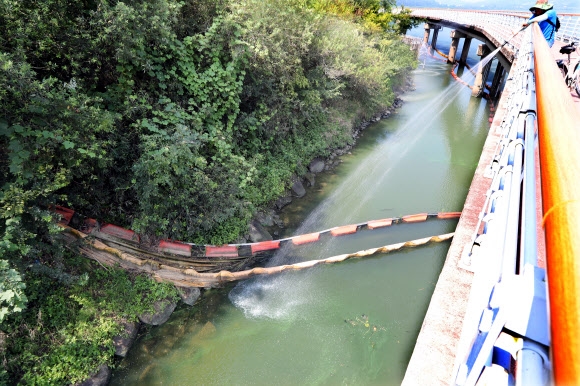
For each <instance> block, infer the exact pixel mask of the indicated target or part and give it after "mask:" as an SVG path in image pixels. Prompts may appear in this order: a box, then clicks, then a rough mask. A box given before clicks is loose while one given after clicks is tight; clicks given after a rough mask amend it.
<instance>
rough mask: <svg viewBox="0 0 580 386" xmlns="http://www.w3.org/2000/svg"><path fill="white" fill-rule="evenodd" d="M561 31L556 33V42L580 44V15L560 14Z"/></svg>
mask: <svg viewBox="0 0 580 386" xmlns="http://www.w3.org/2000/svg"><path fill="white" fill-rule="evenodd" d="M558 17H559V18H560V24H561V25H560V29H559V30H558V32H556V40H559V41H561V42H562V43H570V42H580V14H573V13H564V14H558Z"/></svg>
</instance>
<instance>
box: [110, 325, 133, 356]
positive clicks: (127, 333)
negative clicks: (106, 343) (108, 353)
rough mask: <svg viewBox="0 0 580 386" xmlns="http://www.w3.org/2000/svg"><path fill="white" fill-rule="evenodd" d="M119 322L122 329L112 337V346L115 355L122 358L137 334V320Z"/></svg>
mask: <svg viewBox="0 0 580 386" xmlns="http://www.w3.org/2000/svg"><path fill="white" fill-rule="evenodd" d="M121 324H122V326H123V331H122V332H121V334H120V335H117V336H115V337H114V338H113V346H115V355H117V356H120V357H123V358H124V357H125V355H127V352H129V349H130V348H131V346H132V345H133V341H134V340H135V337H136V336H137V332H138V331H139V322H129V321H126V320H125V321H123V322H121Z"/></svg>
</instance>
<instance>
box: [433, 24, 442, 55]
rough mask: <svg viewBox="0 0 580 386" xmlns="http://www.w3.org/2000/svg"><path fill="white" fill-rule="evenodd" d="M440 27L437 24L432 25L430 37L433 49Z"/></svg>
mask: <svg viewBox="0 0 580 386" xmlns="http://www.w3.org/2000/svg"><path fill="white" fill-rule="evenodd" d="M440 29H441V27H439V26H438V25H436V26H434V28H433V38H432V39H431V47H433V49H435V45H436V44H437V36H438V35H439V30H440Z"/></svg>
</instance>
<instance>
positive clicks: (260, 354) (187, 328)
mask: <svg viewBox="0 0 580 386" xmlns="http://www.w3.org/2000/svg"><path fill="white" fill-rule="evenodd" d="M411 34H412V35H415V36H422V29H421V28H418V29H416V30H414V31H412V33H411ZM448 35H449V34H448V30H446V29H444V30H442V31H440V33H439V43H438V47H439V48H440V49H441V50H447V49H448V46H449V38H448V37H447V36H448ZM476 45H477V44H475V41H474V44H472V46H476ZM475 49H476V47H472V49H471V53H470V59H469V60H470V62H471V63H472V64H474V63H476V62H477V61H478V58H477V57H476V56H475V55H474V53H475ZM421 61H422V65H421V66H419V68H418V69H417V70H415V71H414V72H413V75H412V77H413V81H414V84H415V87H416V89H415V90H414V91H411V92H408V93H406V94H404V95H402V96H401V98H402V99H403V101H404V104H403V106H402V107H401V108H400V109H398V110H397V111H396V113H395V114H393V115H392V116H391V117H390V118H388V119H385V120H382V121H380V122H377V123H375V124H373V125H371V126H369V127H368V128H367V129H366V130H365V131H364V132H363V135H362V137H361V138H359V140H358V142H357V146H356V147H355V148H354V149H353V150H352V152H351V154H348V155H346V156H343V157H342V158H341V159H342V161H343V162H342V164H340V165H339V166H338V167H337V168H336V169H335V170H333V171H332V172H329V173H326V174H321V175H318V176H317V178H316V184H315V186H314V187H313V188H309V189H308V194H307V196H306V197H304V198H302V199H299V200H295V201H294V202H293V203H292V204H291V205H290V206H288V207H286V208H285V209H284V211H283V212H282V213H281V217H282V219H284V221H285V222H286V224H287V228H286V229H285V230H284V233H285V234H284V235H282V236H288V235H292V234H301V233H308V232H312V231H318V230H323V229H328V228H331V227H334V226H339V225H347V224H355V223H361V222H366V221H368V220H375V219H382V218H388V217H400V216H403V215H407V214H414V213H420V212H443V211H461V209H462V207H463V203H464V200H465V197H466V195H467V191H468V188H469V184H470V182H471V179H472V177H473V172H474V170H475V167H476V166H477V162H478V160H479V156H480V151H481V148H482V146H483V142H484V140H485V137H486V135H487V131H488V128H489V123H488V117H489V110H488V107H487V103H486V101H485V100H482V99H475V98H471V96H470V90H469V89H468V88H467V87H465V86H462V85H461V84H460V83H457V82H456V81H454V80H453V78H452V77H451V76H450V75H449V70H450V66H449V65H447V64H446V63H445V62H443V61H441V60H435V59H432V58H428V57H425V58H424V60H423V59H422V60H421ZM490 79H491V78H490ZM456 225H457V220H429V221H427V222H424V223H417V224H399V225H393V226H391V227H387V228H382V229H378V230H373V231H359V232H357V233H356V234H354V235H348V236H342V237H334V238H327V239H325V241H324V242H321V243H316V244H315V245H309V246H301V247H293V248H291V249H289V250H285V251H282V252H281V253H278V254H277V255H276V256H275V257H274V258H273V261H274V263H273V264H277V263H287V262H296V261H303V260H312V259H320V258H325V257H330V256H334V255H337V254H342V253H347V252H354V251H359V250H363V249H368V248H372V247H378V246H383V245H387V244H391V243H397V242H402V241H406V240H412V239H416V238H421V237H426V236H431V235H439V234H444V233H448V232H452V231H453V230H454V228H455V226H456ZM448 248H449V242H444V243H441V244H432V245H429V246H424V247H419V248H414V249H407V250H403V251H400V252H396V253H392V254H387V255H377V256H374V257H371V258H365V259H357V260H350V261H347V262H344V263H340V264H336V265H326V266H319V267H316V268H314V269H311V270H306V271H299V272H290V273H285V274H282V275H278V276H271V277H264V278H256V279H252V280H247V281H243V282H240V283H238V284H233V285H230V286H228V287H226V288H221V289H213V290H209V291H205V292H204V294H203V296H202V298H201V299H200V300H199V301H198V303H197V304H196V305H195V306H194V307H187V306H180V307H178V309H177V310H176V312H175V313H174V314H173V315H172V317H171V318H170V320H169V321H168V322H167V323H165V324H164V325H162V326H158V327H153V328H149V329H148V330H147V331H146V332H145V333H144V334H142V335H141V336H140V338H139V340H138V341H137V342H136V344H135V345H134V346H133V347H132V348H131V351H130V353H129V355H128V356H127V358H125V359H124V360H123V361H121V362H120V363H119V366H118V368H117V369H116V371H115V372H114V374H113V378H112V381H111V384H112V385H160V384H167V385H232V384H233V385H338V384H343V385H398V384H400V383H401V380H402V378H403V376H404V373H405V370H406V367H407V363H408V361H409V358H410V356H411V352H412V350H413V347H414V344H415V340H416V338H417V335H418V333H419V329H420V327H421V323H422V321H423V317H424V315H425V312H426V310H427V307H428V303H429V300H430V298H431V295H432V293H433V289H434V287H435V284H436V282H437V278H438V276H439V273H440V271H441V268H442V266H443V263H444V260H445V256H446V253H447V250H448Z"/></svg>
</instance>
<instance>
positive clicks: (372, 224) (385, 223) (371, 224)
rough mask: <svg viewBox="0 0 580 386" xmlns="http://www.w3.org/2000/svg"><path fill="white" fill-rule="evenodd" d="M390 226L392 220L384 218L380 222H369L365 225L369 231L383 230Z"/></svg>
mask: <svg viewBox="0 0 580 386" xmlns="http://www.w3.org/2000/svg"><path fill="white" fill-rule="evenodd" d="M392 224H393V219H392V218H385V219H382V220H373V221H369V222H368V223H367V228H369V229H376V228H383V227H388V226H391V225H392Z"/></svg>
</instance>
